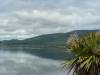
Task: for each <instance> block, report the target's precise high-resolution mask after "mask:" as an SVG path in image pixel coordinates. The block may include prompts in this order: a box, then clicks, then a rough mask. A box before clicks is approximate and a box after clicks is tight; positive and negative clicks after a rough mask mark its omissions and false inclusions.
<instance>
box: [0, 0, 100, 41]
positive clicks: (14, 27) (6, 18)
mask: <svg viewBox="0 0 100 75" xmlns="http://www.w3.org/2000/svg"><path fill="white" fill-rule="evenodd" d="M99 28H100V0H0V40H5V39H25V38H30V37H34V36H38V35H42V34H50V33H62V32H68V31H71V30H77V29H78V30H80V29H99Z"/></svg>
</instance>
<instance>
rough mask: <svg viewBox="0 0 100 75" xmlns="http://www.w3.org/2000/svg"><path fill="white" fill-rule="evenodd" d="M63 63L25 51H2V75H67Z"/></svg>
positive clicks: (0, 65)
mask: <svg viewBox="0 0 100 75" xmlns="http://www.w3.org/2000/svg"><path fill="white" fill-rule="evenodd" d="M62 63H63V61H61V60H54V59H49V58H43V57H38V56H35V55H34V54H30V53H27V52H23V51H16V52H14V51H13V52H12V51H9V50H8V51H7V50H3V49H1V50H0V75H66V72H65V71H64V70H63V68H62Z"/></svg>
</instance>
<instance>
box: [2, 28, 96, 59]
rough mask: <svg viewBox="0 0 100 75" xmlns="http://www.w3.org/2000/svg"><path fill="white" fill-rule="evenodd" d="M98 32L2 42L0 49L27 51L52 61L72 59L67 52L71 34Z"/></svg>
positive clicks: (43, 36)
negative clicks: (67, 42)
mask: <svg viewBox="0 0 100 75" xmlns="http://www.w3.org/2000/svg"><path fill="white" fill-rule="evenodd" d="M96 31H98V30H77V31H71V32H67V33H56V34H47V35H41V36H37V37H33V38H28V39H25V40H16V39H13V40H4V41H1V42H0V48H2V49H4V50H7V49H9V50H11V51H20V50H21V51H25V52H29V53H31V54H35V55H38V56H41V57H46V58H52V59H59V60H64V59H70V58H72V57H73V55H72V54H71V53H69V52H65V51H67V50H66V47H65V46H66V41H67V38H68V37H69V36H70V34H74V33H76V34H77V35H79V36H80V35H84V34H86V33H88V32H96Z"/></svg>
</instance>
